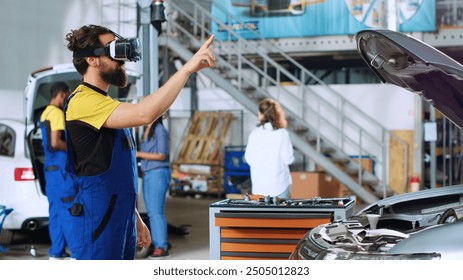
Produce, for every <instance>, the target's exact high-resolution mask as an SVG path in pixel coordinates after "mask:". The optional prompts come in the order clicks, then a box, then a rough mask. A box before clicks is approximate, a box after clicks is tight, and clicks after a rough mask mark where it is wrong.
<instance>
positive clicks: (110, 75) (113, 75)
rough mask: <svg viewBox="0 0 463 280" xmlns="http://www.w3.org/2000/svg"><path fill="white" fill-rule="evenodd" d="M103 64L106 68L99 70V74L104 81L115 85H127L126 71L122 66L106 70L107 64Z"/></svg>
mask: <svg viewBox="0 0 463 280" xmlns="http://www.w3.org/2000/svg"><path fill="white" fill-rule="evenodd" d="M105 66H106V67H105V68H106V69H105V70H101V72H100V76H101V78H102V79H103V80H104V81H105V82H107V83H109V84H111V85H115V86H117V87H126V86H127V81H128V78H127V73H126V72H125V70H124V68H123V67H122V66H119V67H117V68H116V69H115V70H108V67H107V65H105Z"/></svg>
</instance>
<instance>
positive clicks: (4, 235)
mask: <svg viewBox="0 0 463 280" xmlns="http://www.w3.org/2000/svg"><path fill="white" fill-rule="evenodd" d="M12 241H13V231H11V230H7V229H3V230H2V231H0V245H4V246H8V245H10V244H11V242H12Z"/></svg>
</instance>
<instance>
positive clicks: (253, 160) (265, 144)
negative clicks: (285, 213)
mask: <svg viewBox="0 0 463 280" xmlns="http://www.w3.org/2000/svg"><path fill="white" fill-rule="evenodd" d="M257 117H258V119H259V123H258V124H257V127H256V128H255V129H254V130H253V131H252V132H251V134H250V135H249V138H248V144H247V146H246V151H245V154H244V156H245V159H246V161H247V163H248V164H249V166H250V167H251V183H252V193H253V194H258V195H264V196H271V197H274V196H278V197H279V198H289V190H290V186H291V183H292V181H291V174H290V171H289V165H290V164H291V163H293V161H294V151H293V145H292V143H291V139H290V138H289V133H288V131H287V130H286V125H287V122H286V118H285V113H284V111H283V109H282V108H281V106H280V104H279V103H278V102H277V101H276V100H273V99H271V98H266V99H264V100H262V101H261V102H260V103H259V112H258V115H257Z"/></svg>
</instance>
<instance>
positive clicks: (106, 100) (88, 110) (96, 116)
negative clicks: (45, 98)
mask: <svg viewBox="0 0 463 280" xmlns="http://www.w3.org/2000/svg"><path fill="white" fill-rule="evenodd" d="M73 95H74V96H73V97H72V99H71V100H70V101H69V105H68V109H67V111H66V121H82V122H85V123H88V124H90V125H91V126H93V127H94V128H96V129H97V130H99V129H100V128H101V127H102V126H103V124H104V123H105V122H106V120H107V119H108V117H109V116H110V115H111V114H112V112H113V111H114V109H116V107H117V106H118V105H119V104H120V102H119V101H117V100H114V99H112V98H111V97H109V96H107V95H104V94H102V93H100V92H98V91H95V90H94V89H92V88H90V87H88V86H86V85H79V86H78V87H77V89H76V90H75V91H74V93H73Z"/></svg>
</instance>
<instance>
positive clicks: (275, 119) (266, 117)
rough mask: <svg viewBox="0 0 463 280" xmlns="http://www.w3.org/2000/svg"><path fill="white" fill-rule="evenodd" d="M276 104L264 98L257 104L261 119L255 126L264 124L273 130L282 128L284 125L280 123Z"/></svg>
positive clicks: (279, 114)
mask: <svg viewBox="0 0 463 280" xmlns="http://www.w3.org/2000/svg"><path fill="white" fill-rule="evenodd" d="M278 105H279V104H278V102H277V101H275V100H273V99H271V98H265V99H263V100H262V101H260V102H259V112H260V113H261V114H262V119H261V120H260V122H259V123H258V124H257V126H262V125H264V124H265V123H268V122H269V123H270V124H271V125H272V127H273V129H279V128H283V127H284V124H282V123H281V113H280V112H279V111H278V109H277V106H278Z"/></svg>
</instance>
